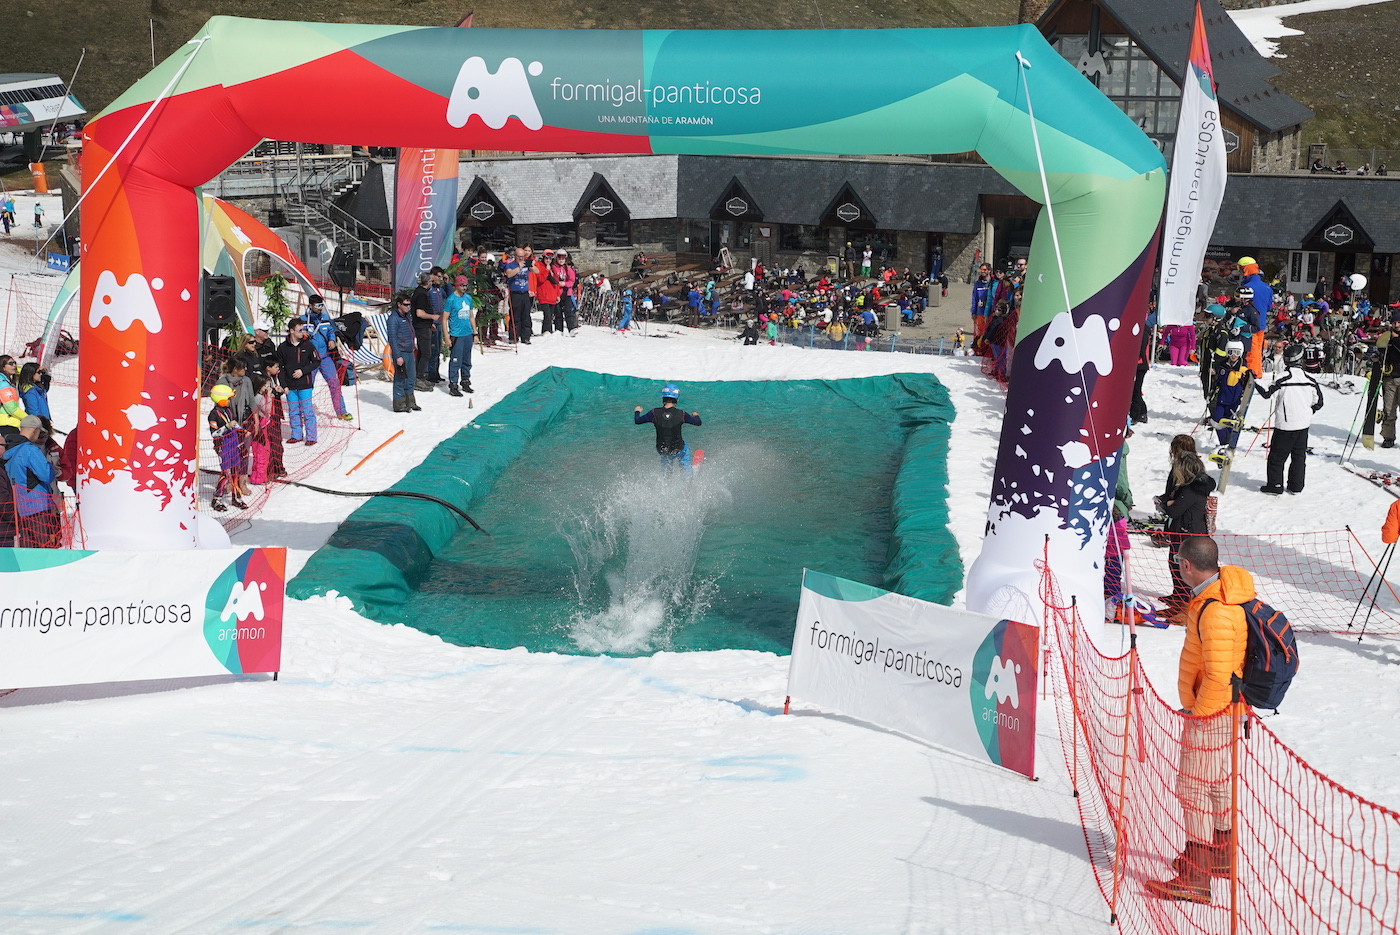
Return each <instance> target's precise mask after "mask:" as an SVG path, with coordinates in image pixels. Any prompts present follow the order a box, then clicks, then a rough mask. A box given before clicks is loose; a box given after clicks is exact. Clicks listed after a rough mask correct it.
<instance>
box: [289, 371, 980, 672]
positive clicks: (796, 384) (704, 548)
mask: <svg viewBox="0 0 1400 935" xmlns="http://www.w3.org/2000/svg"><path fill="white" fill-rule="evenodd" d="M555 373H556V374H563V375H564V376H565V379H563V380H562V383H563V384H564V386H565V387H566V392H567V398H566V399H565V400H564V401H563V403H562V406H561V405H559V400H557V399H553V400H552V402H551V403H550V404H548V405H546V404H543V403H542V405H545V409H546V410H547V411H546V412H544V413H542V414H541V415H540V418H539V420H538V422H539V425H538V428H537V430H536V431H533V432H532V433H530V435H529V437H528V438H527V439H525V440H524V441H523V444H521V445H519V446H518V449H517V450H516V453H514V456H513V457H511V458H509V460H508V461H505V462H504V464H503V466H502V467H500V469H499V470H497V471H495V472H493V473H492V474H491V476H490V477H489V479H488V480H487V483H489V492H488V491H487V490H485V489H483V488H484V486H485V484H483V483H482V482H481V481H478V482H477V483H476V485H475V488H474V491H473V494H472V499H471V504H470V512H471V514H472V516H473V517H474V518H475V519H476V520H477V521H478V522H479V523H480V524H481V525H482V526H484V527H485V528H486V529H488V530H489V531H490V532H491V535H490V536H485V535H482V534H480V533H478V532H476V531H475V530H473V529H472V528H471V527H469V526H462V527H461V528H460V529H458V530H457V531H456V532H455V534H452V535H451V536H450V538H446V540H445V541H444V542H442V543H441V544H440V545H437V546H436V547H433V548H431V550H430V551H431V554H430V555H429V556H426V561H419V562H417V563H416V564H414V566H413V567H412V568H411V569H409V570H408V573H407V575H406V581H407V584H408V586H409V590H408V592H407V594H406V596H405V599H403V600H402V601H401V602H398V603H394V604H392V605H389V606H385V605H384V604H382V603H381V604H379V605H377V606H375V607H373V608H371V612H372V615H373V616H375V617H376V618H377V619H380V620H384V621H386V622H402V623H405V624H408V625H410V626H413V627H416V628H418V629H421V630H424V631H427V632H429V633H435V634H438V635H440V636H442V637H443V638H444V639H446V640H448V641H450V642H453V643H459V644H463V645H475V646H491V647H498V648H511V647H515V646H524V647H526V648H529V649H531V650H538V651H551V650H552V651H558V652H568V653H615V654H635V653H647V652H653V651H657V650H698V649H724V648H735V649H759V650H769V651H773V652H779V653H785V652H787V651H788V649H789V647H790V645H791V639H792V625H793V619H794V617H795V615H796V609H797V599H798V590H799V582H800V576H801V571H802V569H803V568H804V567H807V568H812V569H816V570H819V571H824V572H828V573H831V574H835V575H840V576H842V577H846V578H851V579H854V580H857V581H862V582H866V583H869V584H873V585H877V586H881V587H890V586H891V585H892V584H898V583H899V582H898V581H897V580H892V579H897V578H898V577H899V574H898V573H892V567H893V566H900V567H904V566H907V565H908V564H909V560H908V559H909V556H905V558H904V559H902V560H898V561H892V558H894V555H893V553H894V552H897V551H899V549H897V548H895V546H896V543H898V544H899V545H900V546H901V547H902V548H905V549H910V548H917V549H920V550H926V549H934V550H939V549H941V550H942V551H943V552H944V553H946V554H940V555H939V556H937V560H936V561H934V562H932V563H929V562H916V564H919V565H920V569H921V570H920V574H922V576H923V578H924V579H925V580H923V581H922V582H920V584H921V586H922V590H923V593H921V594H920V595H919V596H930V595H929V593H928V592H929V590H930V589H932V590H934V591H939V590H941V591H943V592H944V594H943V599H944V600H946V599H947V598H949V597H951V595H952V593H953V592H954V591H955V590H956V589H957V587H958V585H959V582H960V580H961V571H962V570H961V566H960V564H959V563H958V562H957V556H956V546H955V544H954V543H953V540H952V537H951V535H948V534H947V533H946V530H944V529H942V528H941V526H942V523H943V517H944V516H945V515H946V514H945V513H944V512H943V502H944V498H945V496H946V491H945V489H944V486H943V483H944V479H945V478H946V474H945V473H944V470H945V469H944V465H943V463H942V459H943V457H944V456H945V455H946V438H947V422H948V421H949V420H950V419H951V417H952V407H951V405H950V404H949V403H948V402H947V395H946V393H945V392H944V391H943V388H942V387H941V386H940V385H939V384H938V383H937V381H936V380H935V379H934V378H933V377H931V376H929V375H926V374H925V375H918V374H909V375H900V376H896V377H880V378H864V379H856V380H827V381H819V380H803V381H781V382H779V381H768V382H747V381H746V382H740V381H724V382H705V383H687V384H684V385H682V387H681V390H682V392H681V400H680V402H681V405H682V407H683V408H684V409H686V410H687V411H693V410H698V411H699V412H700V415H701V417H702V419H703V421H704V425H702V426H699V427H695V426H686V429H685V434H686V440H687V441H688V442H689V444H690V447H691V448H692V449H696V448H702V449H704V451H705V457H704V461H703V463H702V465H701V466H700V468H699V469H698V470H697V471H696V472H694V474H693V475H687V474H686V473H685V472H682V471H678V470H673V471H669V472H668V471H666V470H664V469H663V468H662V466H661V464H660V462H659V459H658V457H657V455H656V453H655V447H654V442H655V436H654V432H653V429H652V427H651V426H650V425H641V426H637V425H634V424H633V421H632V411H633V407H634V406H638V405H640V406H642V407H644V408H651V407H652V406H655V405H658V404H659V402H660V400H659V398H658V396H659V391H660V386H661V384H660V383H659V382H657V381H654V380H642V379H637V378H630V377H618V376H611V375H602V374H592V373H587V372H584V371H556V372H555ZM554 382H555V383H556V384H557V383H559V382H561V381H559V380H555V381H554ZM547 391H551V390H549V389H548V388H547V387H535V388H533V389H532V388H530V387H528V386H523V387H522V388H521V390H518V391H517V393H524V394H526V395H527V397H528V395H529V394H530V393H535V394H540V393H544V392H547ZM513 395H514V394H513ZM508 399H509V398H508ZM521 403H524V404H525V407H524V408H526V409H531V406H530V404H529V403H530V401H529V399H528V398H527V399H523V400H515V404H516V405H517V407H519V405H520V404H521ZM500 406H502V407H504V409H505V410H509V409H510V408H511V407H510V406H508V405H506V403H505V402H503V403H502V404H500ZM493 411H494V410H488V411H487V412H485V413H483V414H482V415H481V416H480V417H478V421H477V423H474V424H473V425H470V426H468V427H466V428H464V429H463V430H462V433H460V434H459V436H458V438H457V440H456V441H457V443H458V445H459V446H461V447H464V448H465V449H466V450H471V449H473V448H474V447H476V448H479V447H483V446H489V445H492V444H498V443H499V441H500V439H499V438H498V436H497V435H496V434H495V433H496V432H497V431H498V428H499V425H500V424H499V423H496V422H494V421H493V415H492V414H493ZM531 411H534V410H533V409H532V410H531ZM913 432H925V433H926V437H923V438H922V443H921V444H920V445H919V446H918V447H919V451H918V455H917V463H912V464H911V463H910V456H911V455H912V451H911V445H910V437H911V433H913ZM506 434H507V435H513V434H514V431H513V430H512V431H509V432H507V433H506ZM940 439H941V442H940ZM932 460H936V463H928V462H930V461H932ZM425 466H426V462H425ZM434 470H442V468H435V469H434ZM421 471H423V468H419V469H417V470H416V471H415V472H412V473H411V474H410V476H409V478H406V481H413V480H414V475H415V474H417V473H420V472H421ZM424 480H427V478H424V477H421V476H420V477H418V478H417V483H416V484H414V485H412V487H411V489H418V490H423V491H425V492H433V493H435V494H437V495H439V496H442V495H443V491H442V490H440V489H438V490H435V489H434V488H433V486H432V485H430V484H424V483H423V481H424ZM440 480H442V481H444V482H446V481H448V478H441V479H440ZM897 485H899V486H901V487H902V488H903V494H904V496H903V498H902V499H904V500H907V501H909V503H910V505H911V506H912V507H913V509H914V510H915V511H923V512H924V513H926V514H927V515H924V516H923V517H922V518H921V521H922V522H924V523H925V524H927V523H928V522H929V521H932V522H934V523H936V524H937V525H938V526H939V527H940V528H939V529H935V530H924V531H923V532H924V535H922V536H921V535H920V534H914V535H896V529H895V527H896V517H895V515H894V511H893V510H892V506H891V504H892V499H893V497H894V494H895V490H896V487H897ZM443 486H448V487H450V486H451V485H450V483H443V484H439V487H443ZM400 502H402V501H400ZM434 509H438V510H440V509H441V508H434ZM443 512H445V511H443ZM353 519H354V517H352V520H353ZM350 525H352V524H351V523H349V522H348V523H347V526H350ZM336 543H337V540H336V539H334V538H333V539H332V544H333V545H335V544H336ZM339 544H340V545H342V546H343V545H345V544H346V543H345V542H344V541H341V542H340V543H339ZM923 558H924V559H927V558H928V556H923ZM310 567H311V566H310V565H309V566H308V568H310ZM930 569H932V570H930ZM304 574H305V573H304ZM930 576H932V580H930ZM342 585H343V583H342ZM338 590H340V591H341V592H342V593H350V594H351V595H352V597H353V589H351V590H349V591H347V589H346V588H345V587H344V586H341V587H339V588H338ZM906 593H907V591H906ZM934 596H937V595H934Z"/></svg>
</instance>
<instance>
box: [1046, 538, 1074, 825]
mask: <svg viewBox="0 0 1400 935" xmlns="http://www.w3.org/2000/svg"><path fill="white" fill-rule="evenodd" d="M1045 539H1046V547H1047V548H1048V547H1049V540H1050V537H1049V536H1046V537H1045ZM1078 601H1079V597H1078V596H1077V595H1074V596H1071V597H1070V599H1069V607H1070V619H1071V620H1075V621H1077V620H1078V619H1079V608H1078V607H1077V606H1076V605H1077V602H1078ZM1070 656H1071V659H1070V669H1069V677H1068V678H1067V679H1065V681H1066V682H1067V683H1068V684H1069V706H1070V719H1071V722H1072V723H1073V724H1074V727H1073V729H1072V730H1071V732H1070V750H1071V751H1073V756H1074V763H1073V766H1072V768H1071V770H1070V785H1071V786H1072V787H1073V788H1074V797H1075V798H1076V799H1077V798H1079V628H1078V627H1075V628H1074V629H1073V630H1072V631H1071V635H1070Z"/></svg>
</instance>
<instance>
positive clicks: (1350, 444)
mask: <svg viewBox="0 0 1400 935" xmlns="http://www.w3.org/2000/svg"><path fill="white" fill-rule="evenodd" d="M1368 395H1370V394H1369V392H1368V390H1367V389H1363V390H1362V391H1361V401H1360V402H1358V403H1357V404H1356V414H1355V415H1353V416H1352V417H1351V426H1350V428H1348V429H1347V438H1346V441H1344V442H1342V463H1343V464H1345V463H1346V462H1347V461H1348V460H1349V459H1348V457H1347V454H1348V451H1347V449H1353V450H1354V449H1355V448H1356V442H1354V441H1352V439H1353V438H1356V439H1357V440H1358V441H1359V440H1360V439H1359V437H1358V436H1357V434H1356V420H1357V419H1359V418H1361V410H1362V408H1363V407H1364V406H1365V405H1366V397H1367V396H1368Z"/></svg>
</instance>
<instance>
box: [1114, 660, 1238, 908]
mask: <svg viewBox="0 0 1400 935" xmlns="http://www.w3.org/2000/svg"><path fill="white" fill-rule="evenodd" d="M1136 692H1137V634H1136V633H1133V634H1131V635H1130V636H1129V637H1128V697H1127V700H1126V701H1125V702H1124V705H1123V759H1122V766H1121V767H1120V769H1119V774H1118V808H1117V809H1116V811H1115V812H1114V816H1113V831H1114V836H1115V838H1116V846H1115V847H1114V850H1113V896H1112V897H1111V899H1110V900H1109V904H1108V909H1109V915H1108V923H1109V924H1110V925H1117V924H1118V884H1119V883H1120V882H1121V881H1122V879H1123V860H1124V857H1123V854H1124V852H1125V851H1127V845H1126V843H1125V841H1124V837H1125V835H1126V830H1125V828H1126V825H1125V822H1124V820H1123V803H1124V802H1125V801H1127V796H1128V761H1129V757H1128V746H1129V745H1130V744H1131V743H1132V736H1133V730H1132V726H1133V695H1134V694H1136ZM1232 931H1233V928H1232Z"/></svg>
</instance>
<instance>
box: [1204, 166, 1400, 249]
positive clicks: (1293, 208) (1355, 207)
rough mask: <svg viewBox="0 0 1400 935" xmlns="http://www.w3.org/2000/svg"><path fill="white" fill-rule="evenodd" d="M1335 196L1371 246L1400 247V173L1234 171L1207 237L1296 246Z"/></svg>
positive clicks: (1254, 246)
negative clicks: (1217, 215) (1366, 174)
mask: <svg viewBox="0 0 1400 935" xmlns="http://www.w3.org/2000/svg"><path fill="white" fill-rule="evenodd" d="M1339 201H1340V202H1342V203H1343V204H1344V205H1346V207H1347V209H1348V210H1350V211H1351V213H1352V214H1353V215H1354V216H1355V217H1356V220H1357V223H1358V224H1360V225H1361V226H1362V227H1363V228H1365V231H1366V233H1367V234H1369V235H1370V236H1371V237H1372V238H1373V239H1374V240H1375V244H1376V246H1375V252H1377V253H1400V176H1398V177H1395V178H1391V177H1390V176H1386V177H1384V178H1375V177H1365V176H1362V177H1357V176H1354V175H1353V176H1336V175H1297V176H1294V175H1286V176H1285V175H1232V176H1230V181H1229V183H1228V184H1227V185H1226V186H1225V201H1224V203H1222V204H1221V206H1220V217H1219V219H1218V220H1217V221H1216V223H1215V231H1214V233H1213V234H1211V238H1210V242H1211V243H1213V244H1219V245H1220V246H1228V247H1248V248H1250V249H1257V248H1261V247H1272V248H1275V249H1290V250H1297V249H1300V248H1301V247H1302V245H1303V242H1304V241H1305V240H1306V239H1307V237H1308V235H1309V234H1310V233H1311V232H1312V231H1313V229H1314V228H1316V227H1317V224H1318V222H1319V221H1320V220H1322V219H1323V217H1325V216H1326V215H1328V214H1331V212H1332V209H1333V208H1335V207H1336V206H1337V202H1339Z"/></svg>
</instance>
